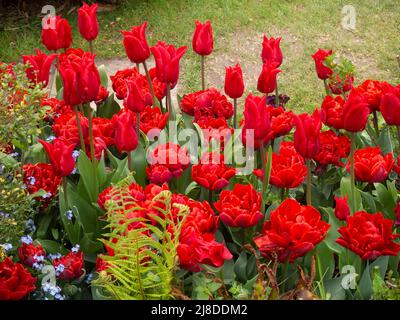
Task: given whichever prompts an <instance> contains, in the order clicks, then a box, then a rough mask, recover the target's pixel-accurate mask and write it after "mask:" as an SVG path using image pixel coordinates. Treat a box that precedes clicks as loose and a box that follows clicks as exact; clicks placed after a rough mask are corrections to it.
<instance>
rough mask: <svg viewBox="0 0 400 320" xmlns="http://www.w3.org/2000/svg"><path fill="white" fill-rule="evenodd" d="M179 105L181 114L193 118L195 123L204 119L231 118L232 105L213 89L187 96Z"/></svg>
mask: <svg viewBox="0 0 400 320" xmlns="http://www.w3.org/2000/svg"><path fill="white" fill-rule="evenodd" d="M180 104H181V108H182V111H183V112H185V113H187V114H189V115H191V116H194V121H195V122H197V121H199V120H200V119H202V118H204V117H206V118H209V117H213V118H220V117H222V118H225V119H229V118H231V117H232V116H233V107H232V104H231V103H230V102H229V101H228V99H227V98H226V97H225V96H224V95H223V94H221V93H220V92H219V91H218V90H217V89H215V88H209V89H207V90H201V91H197V92H193V93H190V94H187V95H185V96H183V98H182V100H181V102H180Z"/></svg>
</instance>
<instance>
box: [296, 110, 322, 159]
mask: <svg viewBox="0 0 400 320" xmlns="http://www.w3.org/2000/svg"><path fill="white" fill-rule="evenodd" d="M295 124H296V131H295V132H294V146H295V148H296V150H297V152H298V153H299V154H300V155H301V156H302V157H304V158H306V159H312V158H314V157H315V155H316V154H317V153H318V151H319V145H320V141H319V139H320V130H321V127H322V123H321V118H320V112H319V110H318V109H315V111H314V113H313V114H312V115H309V114H308V113H303V114H301V115H299V116H297V117H296V118H295Z"/></svg>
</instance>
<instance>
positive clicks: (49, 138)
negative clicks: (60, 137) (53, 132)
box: [46, 136, 56, 142]
mask: <svg viewBox="0 0 400 320" xmlns="http://www.w3.org/2000/svg"><path fill="white" fill-rule="evenodd" d="M55 139H56V137H55V136H48V137H47V138H46V141H47V142H52V141H53V140H55Z"/></svg>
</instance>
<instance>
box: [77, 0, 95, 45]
mask: <svg viewBox="0 0 400 320" xmlns="http://www.w3.org/2000/svg"><path fill="white" fill-rule="evenodd" d="M97 7H98V5H97V3H94V4H92V5H91V6H89V5H87V3H86V2H84V3H83V6H82V7H80V8H79V9H78V29H79V32H80V34H81V35H82V37H84V38H85V39H86V40H87V41H92V40H94V39H96V37H97V35H98V34H99V22H98V21H97V16H96V11H97Z"/></svg>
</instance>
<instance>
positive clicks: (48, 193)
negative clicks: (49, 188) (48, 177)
mask: <svg viewBox="0 0 400 320" xmlns="http://www.w3.org/2000/svg"><path fill="white" fill-rule="evenodd" d="M51 196H52V194H51V192H47V193H45V194H44V195H43V196H42V198H43V199H47V198H50V197H51Z"/></svg>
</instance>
